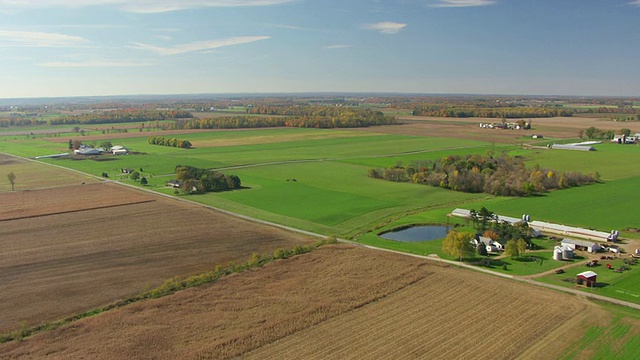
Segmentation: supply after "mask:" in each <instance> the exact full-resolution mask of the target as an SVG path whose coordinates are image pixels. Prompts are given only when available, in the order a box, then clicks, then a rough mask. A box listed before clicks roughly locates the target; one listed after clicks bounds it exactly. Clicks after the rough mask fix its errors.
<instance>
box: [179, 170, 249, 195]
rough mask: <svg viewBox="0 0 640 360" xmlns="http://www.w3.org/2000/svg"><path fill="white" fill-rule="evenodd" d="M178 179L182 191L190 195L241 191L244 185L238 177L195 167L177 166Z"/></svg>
mask: <svg viewBox="0 0 640 360" xmlns="http://www.w3.org/2000/svg"><path fill="white" fill-rule="evenodd" d="M176 179H178V180H180V181H181V182H182V190H183V191H184V192H185V193H188V194H197V193H207V192H218V191H227V190H235V189H240V188H241V187H242V183H241V181H240V178H239V177H238V176H236V175H226V174H223V173H221V172H219V171H215V170H209V169H201V168H197V167H193V166H186V165H178V166H176Z"/></svg>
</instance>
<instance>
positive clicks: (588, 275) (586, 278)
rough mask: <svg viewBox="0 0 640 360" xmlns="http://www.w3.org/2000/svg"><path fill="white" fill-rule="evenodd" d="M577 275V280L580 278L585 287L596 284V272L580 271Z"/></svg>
mask: <svg viewBox="0 0 640 360" xmlns="http://www.w3.org/2000/svg"><path fill="white" fill-rule="evenodd" d="M577 276H578V278H577V280H578V281H580V280H582V281H583V282H584V284H585V285H586V286H587V287H594V286H596V279H597V276H598V274H596V273H595V272H593V271H585V272H581V273H580V274H578V275H577Z"/></svg>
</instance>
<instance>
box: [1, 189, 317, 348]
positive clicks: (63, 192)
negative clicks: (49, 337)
mask: <svg viewBox="0 0 640 360" xmlns="http://www.w3.org/2000/svg"><path fill="white" fill-rule="evenodd" d="M0 201H2V204H3V206H2V212H1V213H0V216H1V217H0V218H1V219H4V220H3V221H0V283H1V284H2V291H1V292H0V331H6V330H8V329H14V328H17V327H18V324H19V322H21V321H23V320H25V321H27V324H29V325H32V326H33V325H37V324H40V323H42V322H44V321H50V320H57V319H60V318H62V317H65V316H68V315H72V314H76V313H79V312H83V311H86V310H88V309H92V308H95V307H98V306H101V305H105V304H107V303H110V302H113V301H116V300H118V299H121V298H123V297H125V296H127V295H130V294H134V293H139V292H141V291H142V290H143V289H144V288H145V287H155V286H158V285H159V284H160V283H162V282H163V281H164V280H166V279H168V278H171V277H173V276H176V275H180V276H185V275H191V274H198V273H201V272H205V271H209V270H212V269H213V268H214V267H215V265H217V264H223V265H224V264H226V263H227V262H229V261H245V260H247V259H248V258H250V257H251V254H252V253H254V252H257V253H272V252H273V251H274V249H276V248H279V247H282V248H292V247H293V246H295V244H300V243H306V242H310V241H312V239H310V238H308V237H305V236H301V235H299V234H295V233H291V232H288V231H284V230H280V229H276V228H273V227H269V226H266V225H259V224H255V223H251V222H248V221H245V220H241V219H238V218H234V217H231V216H229V215H226V214H222V213H219V212H216V211H213V210H210V209H206V208H204V207H202V206H199V205H193V204H189V203H186V202H182V201H179V200H175V199H170V198H167V197H164V196H160V195H153V194H147V193H143V192H141V191H139V190H135V189H129V188H125V187H122V186H119V185H116V184H110V183H102V184H95V185H78V186H67V187H64V188H55V189H48V190H38V191H28V192H15V193H4V194H0ZM12 210H15V213H13V212H12ZM8 219H13V220H8ZM0 352H1V351H0Z"/></svg>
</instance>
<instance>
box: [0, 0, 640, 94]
mask: <svg viewBox="0 0 640 360" xmlns="http://www.w3.org/2000/svg"><path fill="white" fill-rule="evenodd" d="M639 64H640V0H394V1H391V0H389V1H387V0H0V98H22V97H66V96H100V95H137V94H204V93H213V94H215V93H225V94H229V93H298V92H385V93H390V92H391V93H432V94H433V93H439V94H505V95H577V96H636V97H637V96H640V67H639Z"/></svg>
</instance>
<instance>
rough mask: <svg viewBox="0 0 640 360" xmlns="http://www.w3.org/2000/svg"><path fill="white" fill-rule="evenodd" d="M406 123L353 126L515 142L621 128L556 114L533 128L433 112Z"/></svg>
mask: <svg viewBox="0 0 640 360" xmlns="http://www.w3.org/2000/svg"><path fill="white" fill-rule="evenodd" d="M399 120H400V121H401V122H403V123H404V124H403V125H390V126H372V127H368V128H357V129H352V130H354V131H365V132H376V133H386V134H399V135H412V136H416V135H417V136H431V137H445V138H446V137H449V138H456V139H460V138H464V139H469V140H478V141H487V142H498V143H513V144H519V143H522V142H526V141H527V140H526V139H524V138H523V137H528V136H531V135H533V134H543V135H544V136H545V137H547V138H551V139H562V138H577V137H578V132H579V131H580V130H584V129H586V128H588V127H590V126H595V127H597V128H600V129H618V128H619V127H620V126H618V125H616V124H615V123H614V122H612V121H609V120H605V119H599V118H585V117H554V118H536V119H531V122H532V124H533V129H531V130H500V129H484V128H480V127H479V126H478V124H479V123H499V122H500V119H495V118H443V117H430V116H401V117H399Z"/></svg>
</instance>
